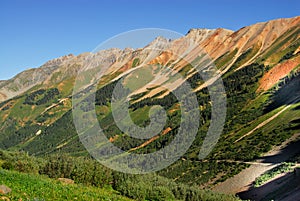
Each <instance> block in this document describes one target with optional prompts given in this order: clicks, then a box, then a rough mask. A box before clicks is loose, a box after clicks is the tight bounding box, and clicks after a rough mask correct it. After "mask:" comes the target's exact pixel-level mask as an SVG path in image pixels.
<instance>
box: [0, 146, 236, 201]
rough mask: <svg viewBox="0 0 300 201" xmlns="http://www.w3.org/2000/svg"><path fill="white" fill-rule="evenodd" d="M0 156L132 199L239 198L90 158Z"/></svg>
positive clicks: (17, 167)
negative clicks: (122, 170)
mask: <svg viewBox="0 0 300 201" xmlns="http://www.w3.org/2000/svg"><path fill="white" fill-rule="evenodd" d="M0 159H1V160H2V161H4V163H3V164H2V165H0V167H2V168H4V169H10V170H17V171H20V172H30V169H31V172H35V173H40V174H44V175H48V176H49V177H51V178H59V177H64V178H70V179H73V180H74V181H75V183H81V184H84V185H92V186H97V187H105V186H107V187H109V186H111V187H112V188H113V189H115V190H117V191H119V192H120V193H121V194H122V195H125V196H127V197H130V198H134V199H136V200H186V201H190V200H195V201H198V200H206V201H219V200H226V201H227V200H228V201H231V200H232V201H233V200H239V199H238V198H236V197H235V196H233V195H225V194H220V193H214V192H211V191H208V190H200V189H199V188H198V187H197V186H194V185H192V186H187V185H184V184H180V183H175V182H173V181H172V180H169V179H167V178H163V177H161V176H158V175H156V174H146V175H129V174H123V173H119V172H113V171H111V170H110V169H108V168H106V167H104V166H102V165H101V164H100V163H98V162H96V161H95V160H93V159H91V158H83V157H77V158H73V157H70V156H67V155H50V156H46V157H44V158H43V159H42V158H34V157H30V156H28V155H27V154H25V153H13V152H6V151H1V152H0ZM28 161H30V162H28ZM7 164H11V165H10V166H8V165H7ZM18 164H22V166H20V165H18ZM20 167H22V168H20ZM33 167H34V169H33Z"/></svg>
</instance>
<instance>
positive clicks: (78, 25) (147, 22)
mask: <svg viewBox="0 0 300 201" xmlns="http://www.w3.org/2000/svg"><path fill="white" fill-rule="evenodd" d="M297 15H300V1H299V0H285V1H283V0H252V1H243V0H227V1H225V0H224V1H216V0H209V1H201V0H194V1H192V0H102V1H101V0H98V1H97V0H0V44H1V46H0V55H1V57H0V68H1V75H0V79H8V78H11V77H12V76H14V75H15V74H17V73H19V72H21V71H23V70H24V69H27V68H32V67H38V66H40V65H42V64H43V63H45V62H46V61H47V60H50V59H53V58H56V57H59V56H62V55H66V54H69V53H73V54H75V55H77V54H80V53H82V52H88V51H92V50H93V49H94V48H95V47H96V46H97V45H98V44H99V43H101V42H103V41H105V40H106V39H108V38H110V37H112V36H114V35H116V34H119V33H121V32H125V31H129V30H132V29H139V28H148V27H151V28H163V29H171V30H174V31H177V32H179V33H182V34H185V33H186V32H187V31H188V30H189V29H190V28H211V29H213V28H218V27H222V28H227V29H231V30H237V29H239V28H241V27H243V26H246V25H250V24H254V23H257V22H261V21H267V20H271V19H276V18H283V17H294V16H297Z"/></svg>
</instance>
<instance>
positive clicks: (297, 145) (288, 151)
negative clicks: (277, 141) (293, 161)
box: [258, 140, 300, 164]
mask: <svg viewBox="0 0 300 201" xmlns="http://www.w3.org/2000/svg"><path fill="white" fill-rule="evenodd" d="M297 154H300V140H298V141H296V142H291V143H290V144H289V145H288V146H286V147H284V148H282V149H281V150H280V152H279V153H277V154H275V155H272V156H263V157H260V158H258V160H259V161H261V162H262V163H274V164H275V163H281V162H283V161H286V160H288V159H289V158H292V157H293V156H295V155H297Z"/></svg>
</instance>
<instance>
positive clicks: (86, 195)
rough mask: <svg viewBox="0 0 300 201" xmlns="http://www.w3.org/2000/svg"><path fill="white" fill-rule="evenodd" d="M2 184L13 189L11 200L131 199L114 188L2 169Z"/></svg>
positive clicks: (9, 196)
mask: <svg viewBox="0 0 300 201" xmlns="http://www.w3.org/2000/svg"><path fill="white" fill-rule="evenodd" d="M0 184H4V185H6V186H8V187H9V188H11V189H12V192H11V193H9V194H7V195H6V197H8V198H9V199H11V200H130V199H129V198H126V197H123V196H120V195H119V194H118V192H116V191H114V190H112V189H109V188H107V189H105V188H103V189H101V188H96V187H91V186H83V185H80V184H69V185H67V184H62V183H61V182H60V181H57V180H53V179H49V178H47V177H46V176H40V175H33V174H24V173H18V172H15V171H7V170H3V169H0Z"/></svg>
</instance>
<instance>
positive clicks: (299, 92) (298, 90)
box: [264, 75, 300, 113]
mask: <svg viewBox="0 0 300 201" xmlns="http://www.w3.org/2000/svg"><path fill="white" fill-rule="evenodd" d="M299 96H300V75H299V76H297V77H295V78H293V79H292V80H290V81H288V82H287V83H286V84H285V85H283V86H281V87H280V88H279V90H278V91H276V92H274V94H273V95H272V98H271V99H272V102H271V103H270V104H269V105H267V106H266V108H265V109H264V113H268V112H271V111H273V110H274V109H276V108H279V107H281V106H283V105H289V104H291V103H292V102H294V101H295V100H297V98H299ZM299 102H300V99H298V101H296V102H294V104H295V103H299ZM295 109H296V108H295ZM297 109H300V106H298V107H297Z"/></svg>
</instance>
